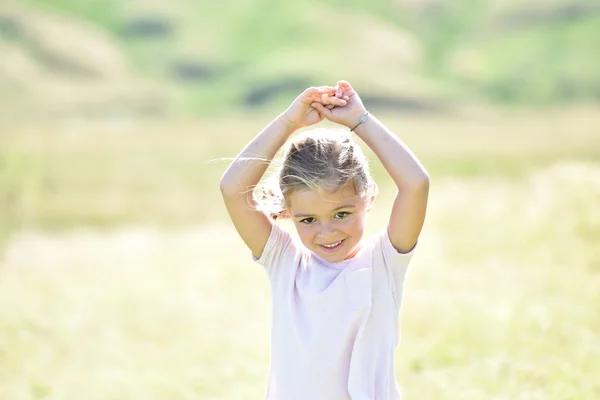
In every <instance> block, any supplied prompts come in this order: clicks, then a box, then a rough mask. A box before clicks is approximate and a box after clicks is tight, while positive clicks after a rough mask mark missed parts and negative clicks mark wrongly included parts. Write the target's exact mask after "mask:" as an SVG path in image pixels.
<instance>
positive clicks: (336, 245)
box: [319, 239, 346, 253]
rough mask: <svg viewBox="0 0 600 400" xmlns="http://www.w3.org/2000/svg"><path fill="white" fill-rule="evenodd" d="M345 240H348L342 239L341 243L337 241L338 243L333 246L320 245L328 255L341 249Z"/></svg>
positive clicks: (332, 244)
mask: <svg viewBox="0 0 600 400" xmlns="http://www.w3.org/2000/svg"><path fill="white" fill-rule="evenodd" d="M345 240H346V239H342V240H340V241H337V242H335V243H331V244H320V245H319V246H320V247H321V248H322V249H323V250H325V251H326V252H328V253H329V252H334V251H336V250H337V249H339V248H340V247H342V244H344V241H345Z"/></svg>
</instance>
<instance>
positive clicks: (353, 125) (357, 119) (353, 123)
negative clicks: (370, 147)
mask: <svg viewBox="0 0 600 400" xmlns="http://www.w3.org/2000/svg"><path fill="white" fill-rule="evenodd" d="M370 117H371V114H370V113H369V112H368V111H367V110H366V109H363V110H362V111H361V112H360V114H356V115H354V116H353V117H352V118H351V119H350V121H349V124H346V127H347V128H348V129H350V132H354V131H355V130H356V129H357V128H358V127H359V126H361V125H363V124H364V123H365V122H367V121H368V120H369V118H370Z"/></svg>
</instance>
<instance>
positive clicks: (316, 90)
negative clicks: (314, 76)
mask: <svg viewBox="0 0 600 400" xmlns="http://www.w3.org/2000/svg"><path fill="white" fill-rule="evenodd" d="M335 91H336V88H335V87H333V86H312V87H309V88H308V89H306V90H305V91H304V93H303V94H304V95H305V96H308V97H310V96H314V95H318V96H321V95H322V94H324V93H327V94H332V93H335Z"/></svg>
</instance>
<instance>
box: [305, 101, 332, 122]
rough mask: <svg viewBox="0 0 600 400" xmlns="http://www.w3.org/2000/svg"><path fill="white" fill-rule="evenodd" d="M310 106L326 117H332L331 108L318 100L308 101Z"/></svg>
mask: <svg viewBox="0 0 600 400" xmlns="http://www.w3.org/2000/svg"><path fill="white" fill-rule="evenodd" d="M310 106H311V107H312V108H314V109H315V110H317V112H318V113H319V114H321V115H323V116H324V117H325V118H327V119H331V118H332V117H333V114H332V113H331V110H330V109H329V108H327V107H325V106H324V105H323V104H321V103H319V102H316V101H315V102H312V103H310Z"/></svg>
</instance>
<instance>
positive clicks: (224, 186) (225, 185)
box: [219, 175, 240, 197]
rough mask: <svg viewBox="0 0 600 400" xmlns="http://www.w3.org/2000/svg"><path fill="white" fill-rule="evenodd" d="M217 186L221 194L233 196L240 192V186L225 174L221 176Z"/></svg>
mask: <svg viewBox="0 0 600 400" xmlns="http://www.w3.org/2000/svg"><path fill="white" fill-rule="evenodd" d="M219 188H220V189H221V194H222V195H223V196H224V197H225V196H233V195H235V194H238V193H239V192H240V187H239V184H237V182H235V181H233V180H232V179H229V178H228V177H227V175H223V177H222V178H221V182H220V183H219Z"/></svg>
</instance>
